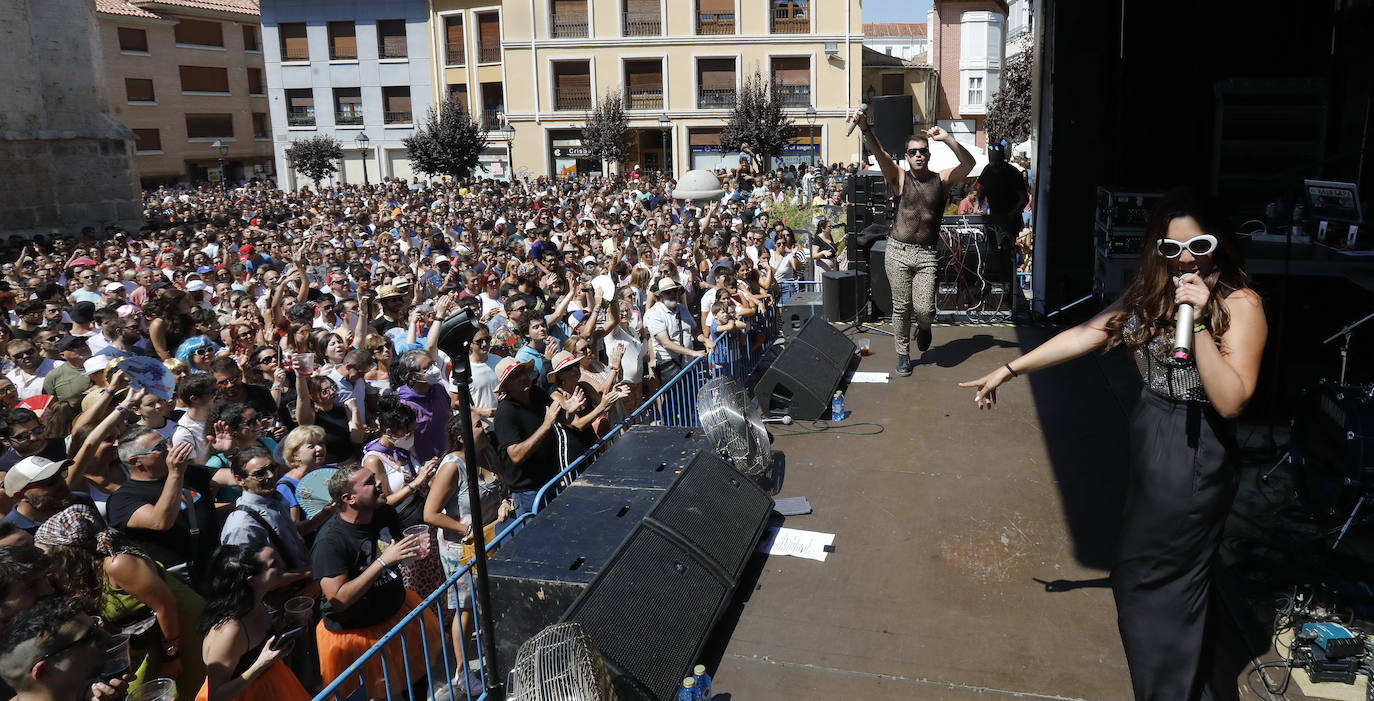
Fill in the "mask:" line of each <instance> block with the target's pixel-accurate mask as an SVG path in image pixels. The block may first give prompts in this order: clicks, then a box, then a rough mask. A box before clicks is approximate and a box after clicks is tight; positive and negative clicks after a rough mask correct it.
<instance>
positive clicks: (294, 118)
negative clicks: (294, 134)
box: [286, 88, 315, 127]
mask: <svg viewBox="0 0 1374 701" xmlns="http://www.w3.org/2000/svg"><path fill="white" fill-rule="evenodd" d="M286 125H287V126H289V127H313V126H315V93H314V91H313V90H311V89H310V88H297V89H293V90H287V91H286Z"/></svg>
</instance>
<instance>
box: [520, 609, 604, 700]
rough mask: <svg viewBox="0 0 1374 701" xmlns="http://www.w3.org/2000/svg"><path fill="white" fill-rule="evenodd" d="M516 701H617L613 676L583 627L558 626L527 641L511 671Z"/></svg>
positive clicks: (560, 624) (547, 629)
mask: <svg viewBox="0 0 1374 701" xmlns="http://www.w3.org/2000/svg"><path fill="white" fill-rule="evenodd" d="M509 698H510V699H511V700H512V701H615V691H614V690H613V689H612V687H611V674H610V672H609V671H608V670H607V669H606V662H605V660H603V659H602V658H601V653H600V652H597V649H596V643H595V642H593V641H592V636H590V635H588V634H587V631H586V630H585V629H584V628H583V627H582V625H581V624H579V623H555V624H553V625H551V626H549V627H547V628H545V629H544V630H541V631H539V633H538V634H537V635H535V636H534V637H533V638H530V639H529V640H526V641H525V643H524V644H523V645H521V646H520V651H519V652H518V653H516V655H515V666H514V667H513V668H512V669H511V689H510V695H509Z"/></svg>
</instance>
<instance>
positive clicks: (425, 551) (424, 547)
mask: <svg viewBox="0 0 1374 701" xmlns="http://www.w3.org/2000/svg"><path fill="white" fill-rule="evenodd" d="M401 535H402V536H403V537H409V536H418V537H419V545H420V551H419V552H417V553H415V557H426V556H428V555H429V526H428V525H425V524H423V523H421V524H418V525H415V526H411V527H410V528H407V529H405V530H404V531H401Z"/></svg>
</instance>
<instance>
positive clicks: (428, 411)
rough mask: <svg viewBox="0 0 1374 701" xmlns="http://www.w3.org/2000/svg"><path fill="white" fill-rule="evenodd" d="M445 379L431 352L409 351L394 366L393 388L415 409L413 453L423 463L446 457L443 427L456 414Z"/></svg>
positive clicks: (392, 375)
mask: <svg viewBox="0 0 1374 701" xmlns="http://www.w3.org/2000/svg"><path fill="white" fill-rule="evenodd" d="M433 335H434V334H431V336H433ZM443 379H444V374H443V368H442V367H440V365H439V364H438V363H436V362H434V356H432V355H431V354H430V352H429V351H424V350H411V351H406V352H405V353H402V354H401V357H399V358H397V359H396V360H395V362H394V363H393V364H392V370H391V387H392V389H394V390H396V396H397V397H398V398H400V399H401V400H402V401H404V402H405V403H406V404H409V405H410V407H411V408H413V409H414V410H415V447H414V449H413V451H412V452H413V453H414V455H415V458H416V459H417V460H420V461H421V462H424V461H428V460H433V459H434V458H440V457H443V455H444V448H445V447H446V445H447V444H448V437H447V436H446V430H445V428H444V427H445V426H447V425H448V420H449V417H451V416H452V415H453V406H452V402H451V400H450V399H449V394H448V390H447V389H446V388H445V387H444V385H443Z"/></svg>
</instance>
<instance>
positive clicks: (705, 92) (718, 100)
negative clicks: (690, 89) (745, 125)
mask: <svg viewBox="0 0 1374 701" xmlns="http://www.w3.org/2000/svg"><path fill="white" fill-rule="evenodd" d="M734 106H735V89H734V88H703V89H702V90H699V91H698V92H697V109H702V110H712V109H729V108H731V107H734Z"/></svg>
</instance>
